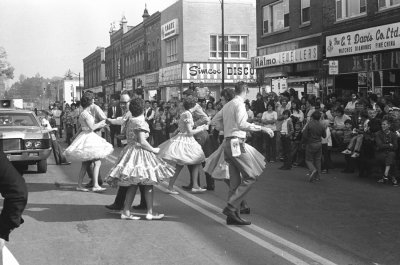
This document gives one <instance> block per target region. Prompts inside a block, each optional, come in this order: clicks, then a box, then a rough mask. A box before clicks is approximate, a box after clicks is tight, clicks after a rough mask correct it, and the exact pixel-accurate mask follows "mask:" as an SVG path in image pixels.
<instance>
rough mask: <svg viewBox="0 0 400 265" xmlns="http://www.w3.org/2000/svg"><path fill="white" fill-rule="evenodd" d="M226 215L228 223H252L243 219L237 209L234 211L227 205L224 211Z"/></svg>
mask: <svg viewBox="0 0 400 265" xmlns="http://www.w3.org/2000/svg"><path fill="white" fill-rule="evenodd" d="M222 213H223V214H225V215H226V224H227V225H250V224H251V222H249V221H246V220H243V219H241V218H240V217H239V216H238V215H237V213H236V212H235V211H232V210H231V209H229V208H228V207H225V208H224V210H223V211H222Z"/></svg>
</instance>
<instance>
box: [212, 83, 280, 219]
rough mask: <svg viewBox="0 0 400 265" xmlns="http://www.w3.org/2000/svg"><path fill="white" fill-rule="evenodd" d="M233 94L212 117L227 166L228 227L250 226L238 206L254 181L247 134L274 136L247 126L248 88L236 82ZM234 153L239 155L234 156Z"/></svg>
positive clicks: (269, 131) (271, 132)
mask: <svg viewBox="0 0 400 265" xmlns="http://www.w3.org/2000/svg"><path fill="white" fill-rule="evenodd" d="M235 93H236V97H235V98H234V99H232V100H231V101H229V102H228V103H226V104H225V105H224V107H223V108H222V110H221V111H220V112H218V113H217V114H216V115H215V117H214V119H213V122H215V123H217V124H221V122H222V123H223V128H224V137H225V146H224V155H225V160H226V162H228V164H229V173H230V181H229V182H230V189H229V195H228V204H227V206H226V207H225V208H224V210H223V213H224V214H225V215H226V216H227V219H226V222H227V224H228V225H249V224H251V222H249V221H246V220H243V219H242V218H240V216H239V209H240V203H241V202H242V200H243V199H244V196H245V195H246V194H247V192H248V191H249V190H250V188H251V186H252V184H253V183H254V182H255V181H256V178H257V176H255V175H254V173H252V172H253V170H252V168H253V165H254V161H253V158H252V157H251V156H250V155H249V153H247V152H246V150H245V148H244V141H245V138H246V131H263V132H266V133H268V134H269V135H270V136H271V137H272V136H273V135H274V132H273V131H272V130H271V129H269V128H265V127H262V126H260V125H255V124H253V123H249V122H247V119H248V116H247V113H246V108H245V104H244V101H245V99H246V95H247V85H246V84H245V83H243V82H239V83H238V84H236V86H235ZM235 142H238V143H239V146H237V145H235ZM238 149H239V150H238ZM237 152H240V154H239V155H237Z"/></svg>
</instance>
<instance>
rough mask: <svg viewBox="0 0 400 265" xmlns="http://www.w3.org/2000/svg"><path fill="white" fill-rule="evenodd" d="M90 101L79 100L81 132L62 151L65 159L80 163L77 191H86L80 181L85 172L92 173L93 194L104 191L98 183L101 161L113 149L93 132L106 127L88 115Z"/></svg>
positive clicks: (104, 122) (86, 98) (87, 99)
mask: <svg viewBox="0 0 400 265" xmlns="http://www.w3.org/2000/svg"><path fill="white" fill-rule="evenodd" d="M91 103H92V100H91V99H90V98H89V97H86V96H83V97H82V98H81V105H82V107H83V111H82V113H81V115H80V116H79V123H80V124H81V132H80V133H79V135H78V136H77V137H76V138H75V140H74V141H73V142H72V143H71V145H70V146H69V147H68V148H67V149H66V150H65V151H64V154H65V156H66V157H69V158H70V159H71V160H78V161H82V166H81V170H80V172H79V177H78V187H77V188H76V190H78V191H88V189H86V188H84V187H83V186H82V181H83V177H84V175H85V173H86V172H87V171H92V174H93V188H92V191H93V192H101V191H104V190H106V189H105V188H102V187H100V185H99V183H98V176H99V171H100V166H101V160H100V159H103V158H105V157H106V156H108V155H109V154H111V153H112V152H113V147H112V145H111V144H109V143H108V142H107V141H106V140H105V139H104V138H101V137H100V136H99V135H97V134H96V133H95V132H94V131H95V130H97V129H101V128H103V127H105V126H106V121H105V120H103V121H101V122H99V123H95V122H94V117H93V116H92V115H91V114H90V113H89V108H90V105H91ZM91 163H93V164H94V167H93V169H91V167H90V164H91Z"/></svg>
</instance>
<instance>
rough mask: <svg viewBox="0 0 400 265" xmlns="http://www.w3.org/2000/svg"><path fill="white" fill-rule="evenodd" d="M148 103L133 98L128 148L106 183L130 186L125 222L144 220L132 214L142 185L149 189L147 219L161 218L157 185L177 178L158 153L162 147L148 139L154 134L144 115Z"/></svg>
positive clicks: (125, 209)
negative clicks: (155, 203)
mask: <svg viewBox="0 0 400 265" xmlns="http://www.w3.org/2000/svg"><path fill="white" fill-rule="evenodd" d="M143 109H144V101H143V99H141V98H135V99H133V100H132V101H131V102H130V104H129V110H130V112H131V114H132V118H130V119H129V120H128V122H127V124H126V128H125V129H126V139H127V141H128V145H127V146H126V147H125V148H124V150H123V151H122V153H121V154H120V156H119V158H118V160H117V162H116V164H115V165H114V166H113V167H112V168H111V170H110V172H109V174H108V177H107V179H106V181H107V182H108V183H109V184H111V185H113V186H114V185H115V184H118V185H120V186H127V187H128V190H127V193H126V198H125V203H124V209H123V211H122V213H121V219H124V220H138V219H140V217H137V216H134V215H133V214H131V206H132V203H133V200H134V198H135V194H136V190H137V188H138V185H139V184H141V185H144V186H145V196H146V203H147V215H146V219H147V220H154V219H161V218H163V217H164V214H158V213H154V212H153V197H154V190H153V185H154V184H158V183H160V182H161V181H163V180H165V179H168V178H170V177H172V176H173V174H174V168H173V167H172V166H171V165H169V164H168V163H166V162H165V161H163V160H161V159H160V158H158V157H157V156H156V155H155V154H156V153H158V151H159V148H154V147H152V146H151V145H150V144H149V142H148V141H147V140H146V139H147V138H148V136H149V133H150V128H149V125H148V124H147V123H146V121H145V118H144V116H143Z"/></svg>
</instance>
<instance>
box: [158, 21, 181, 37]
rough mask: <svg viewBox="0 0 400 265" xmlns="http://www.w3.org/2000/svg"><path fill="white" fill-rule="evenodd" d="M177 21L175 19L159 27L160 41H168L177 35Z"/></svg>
mask: <svg viewBox="0 0 400 265" xmlns="http://www.w3.org/2000/svg"><path fill="white" fill-rule="evenodd" d="M178 22H179V20H178V19H177V18H175V19H173V20H171V21H169V22H167V23H165V24H163V25H162V26H161V40H165V39H168V38H170V37H172V36H175V35H178V34H179V24H178Z"/></svg>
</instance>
